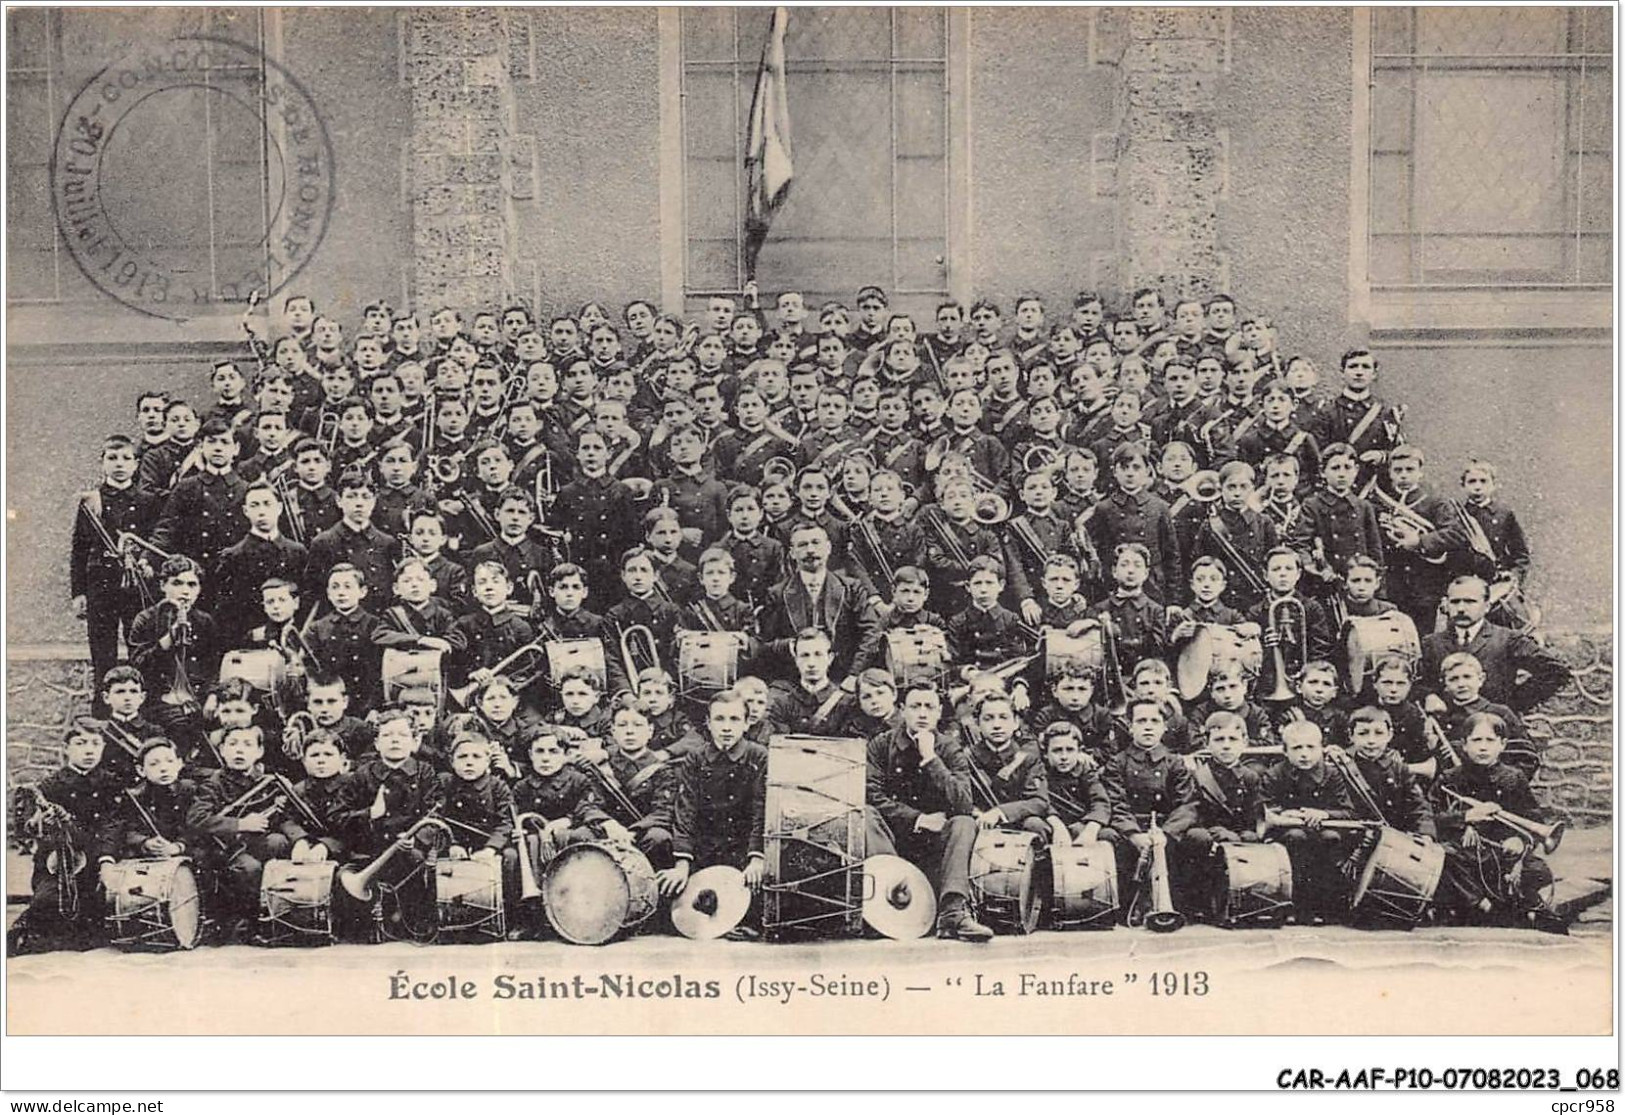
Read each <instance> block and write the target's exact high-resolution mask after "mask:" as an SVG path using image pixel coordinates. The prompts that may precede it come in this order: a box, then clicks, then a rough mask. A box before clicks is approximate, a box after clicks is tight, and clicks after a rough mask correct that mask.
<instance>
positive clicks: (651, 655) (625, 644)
mask: <svg viewBox="0 0 1625 1115" xmlns="http://www.w3.org/2000/svg"><path fill="white" fill-rule="evenodd" d="M640 651H641V653H642V655H643V657H644V659H645V661H644V662H643V663H642V664H641V665H640V664H639V662H638V654H639V652H640ZM621 665H623V666H624V667H626V684H627V685H629V686H631V687H632V695H633V696H634V697H635V696H637V690H638V675H639V674H641V673H642V672H643V671H644V670H648V669H657V670H658V669H659V668H660V647H659V645H658V644H657V643H656V642H655V635H654V632H653V631H650V630H649V628H648V627H647V626H645V625H644V624H641V623H633V624H629V625H627V626H626V627H623V628H621Z"/></svg>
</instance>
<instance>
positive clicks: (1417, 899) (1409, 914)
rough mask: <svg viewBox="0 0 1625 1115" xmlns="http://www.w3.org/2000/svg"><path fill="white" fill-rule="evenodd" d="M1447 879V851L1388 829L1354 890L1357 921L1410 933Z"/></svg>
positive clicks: (1352, 905) (1404, 833)
mask: <svg viewBox="0 0 1625 1115" xmlns="http://www.w3.org/2000/svg"><path fill="white" fill-rule="evenodd" d="M1443 876H1444V848H1443V847H1441V846H1440V845H1438V844H1430V843H1427V842H1426V841H1424V840H1423V839H1422V838H1421V837H1419V836H1412V835H1411V834H1410V833H1408V832H1400V831H1399V830H1398V829H1394V828H1385V829H1383V830H1382V833H1381V835H1380V836H1378V837H1377V846H1376V847H1375V848H1373V849H1372V850H1371V855H1370V857H1369V858H1368V859H1367V860H1366V863H1365V870H1364V871H1362V872H1361V873H1360V882H1359V885H1358V886H1356V887H1355V888H1354V901H1353V903H1352V904H1351V909H1352V911H1353V913H1354V916H1355V917H1356V918H1360V919H1365V920H1380V921H1383V922H1385V923H1387V924H1390V925H1394V926H1400V927H1403V928H1405V929H1411V928H1413V927H1415V926H1416V925H1417V924H1418V923H1420V922H1421V920H1422V918H1423V916H1424V915H1425V914H1426V913H1427V908H1428V906H1430V905H1431V904H1432V903H1433V895H1434V893H1435V892H1436V891H1437V890H1438V889H1439V880H1440V879H1441V878H1443Z"/></svg>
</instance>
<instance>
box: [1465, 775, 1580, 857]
mask: <svg viewBox="0 0 1625 1115" xmlns="http://www.w3.org/2000/svg"><path fill="white" fill-rule="evenodd" d="M1439 789H1440V790H1442V791H1444V793H1446V794H1448V795H1449V796H1450V797H1451V798H1454V799H1455V801H1456V802H1457V804H1459V805H1464V806H1466V807H1467V808H1468V809H1472V808H1474V807H1476V806H1480V805H1485V804H1490V803H1486V802H1483V801H1480V800H1479V799H1478V798H1470V797H1468V796H1467V795H1466V794H1462V793H1458V792H1457V791H1455V790H1452V789H1451V788H1450V787H1449V786H1440V787H1439ZM1491 819H1492V820H1495V821H1499V822H1501V823H1502V824H1503V825H1506V826H1507V827H1508V828H1510V829H1513V830H1514V831H1516V832H1517V833H1519V834H1520V835H1522V836H1523V837H1525V838H1526V839H1528V840H1530V841H1532V842H1534V843H1535V844H1538V845H1539V846H1540V850H1541V851H1542V852H1545V853H1546V854H1547V855H1551V854H1552V853H1553V852H1555V851H1557V849H1558V846H1559V845H1561V844H1562V843H1563V833H1564V832H1565V831H1566V830H1567V829H1568V822H1566V821H1558V822H1557V823H1556V824H1555V825H1546V824H1542V823H1540V822H1539V821H1531V820H1529V819H1528V818H1527V817H1520V816H1518V815H1517V814H1516V813H1508V812H1507V811H1506V810H1504V809H1503V810H1501V811H1500V812H1499V813H1497V814H1495V816H1494V817H1493V818H1491Z"/></svg>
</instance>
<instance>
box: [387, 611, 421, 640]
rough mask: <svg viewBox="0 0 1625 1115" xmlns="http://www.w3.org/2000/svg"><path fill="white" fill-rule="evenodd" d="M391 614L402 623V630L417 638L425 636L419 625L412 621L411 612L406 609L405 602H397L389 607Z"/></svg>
mask: <svg viewBox="0 0 1625 1115" xmlns="http://www.w3.org/2000/svg"><path fill="white" fill-rule="evenodd" d="M389 614H390V616H391V617H392V618H393V619H394V620H395V622H396V623H398V624H400V625H401V630H402V631H404V632H406V633H407V634H408V635H411V636H412V637H413V638H415V639H421V638H423V635H422V633H421V632H420V631H418V629H417V626H416V625H415V624H414V623H413V622H412V618H411V613H410V612H408V611H407V610H406V605H405V604H396V605H394V606H393V607H392V608H390V609H389Z"/></svg>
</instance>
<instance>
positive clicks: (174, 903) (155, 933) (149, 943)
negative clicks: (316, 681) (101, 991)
mask: <svg viewBox="0 0 1625 1115" xmlns="http://www.w3.org/2000/svg"><path fill="white" fill-rule="evenodd" d="M104 877H105V878H106V880H107V897H108V906H109V913H108V921H109V922H110V923H111V927H112V934H111V935H112V940H113V943H114V944H115V945H118V946H119V947H121V948H128V949H154V950H157V951H159V952H174V951H176V950H180V949H192V948H196V947H197V943H198V938H199V937H200V936H202V932H203V914H202V907H201V905H200V903H199V896H198V889H197V875H196V874H195V873H194V872H193V870H192V861H191V860H189V859H187V858H186V857H184V856H177V857H175V858H173V859H127V860H120V861H119V862H118V863H113V864H109V865H108V866H107V867H106V868H105V870H104Z"/></svg>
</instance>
